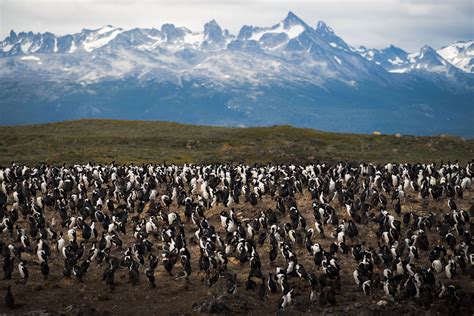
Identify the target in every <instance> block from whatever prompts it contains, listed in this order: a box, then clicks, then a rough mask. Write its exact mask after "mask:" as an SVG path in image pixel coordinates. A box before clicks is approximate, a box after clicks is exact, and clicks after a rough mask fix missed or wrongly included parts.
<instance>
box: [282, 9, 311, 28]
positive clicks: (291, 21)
mask: <svg viewBox="0 0 474 316" xmlns="http://www.w3.org/2000/svg"><path fill="white" fill-rule="evenodd" d="M282 22H283V25H284V26H285V27H289V26H291V25H297V24H299V25H302V26H306V23H305V22H304V21H303V20H302V19H300V18H299V17H298V16H297V15H296V14H294V13H293V12H292V11H288V14H287V15H286V18H285V19H284V20H283V21H282Z"/></svg>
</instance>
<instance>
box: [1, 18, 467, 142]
mask: <svg viewBox="0 0 474 316" xmlns="http://www.w3.org/2000/svg"><path fill="white" fill-rule="evenodd" d="M466 43H467V42H466ZM466 43H465V44H463V45H461V44H457V45H458V46H459V45H461V46H462V47H461V46H459V47H458V46H456V48H449V47H450V46H446V47H444V48H443V49H442V51H439V50H438V51H436V50H434V49H432V48H430V47H423V48H422V49H421V50H420V52H418V53H407V52H405V51H404V50H402V49H400V48H397V47H394V46H389V47H388V48H386V49H383V50H373V49H367V48H357V49H356V48H353V47H352V46H350V45H349V44H347V43H346V42H345V41H344V40H343V39H342V38H341V37H339V36H338V35H337V34H336V33H335V32H334V30H333V29H332V28H331V27H330V26H328V25H326V24H325V23H324V22H322V21H319V22H318V23H317V24H316V25H315V27H311V26H310V25H309V24H307V23H306V22H304V21H303V20H301V19H300V18H299V17H297V16H296V15H295V14H294V13H292V12H291V11H290V12H289V13H288V15H287V16H286V18H285V19H283V20H281V21H280V22H279V23H276V24H274V25H272V26H268V27H259V26H249V25H244V26H242V28H241V29H240V31H239V33H238V34H237V35H233V34H231V33H230V32H229V31H228V30H225V29H223V28H222V27H221V26H220V25H219V24H218V23H217V22H216V21H215V20H211V21H209V22H207V23H206V24H205V26H204V28H203V30H202V31H200V32H194V31H191V30H189V29H187V28H185V27H178V26H175V25H174V24H169V23H167V24H163V25H162V26H161V28H160V29H157V28H142V29H140V28H133V29H129V30H125V29H122V28H117V27H114V26H111V25H107V26H104V27H101V28H98V29H83V30H82V31H81V32H80V33H74V34H67V35H63V36H59V37H58V36H56V35H54V34H52V33H48V32H46V33H42V34H39V33H36V34H35V33H33V32H20V33H18V34H17V33H15V32H14V31H12V32H10V35H9V36H7V37H6V39H5V40H4V41H2V42H0V88H1V90H2V91H0V107H1V108H2V109H4V112H5V113H6V114H5V115H4V116H3V118H1V117H0V124H8V123H9V122H13V123H15V124H24V123H30V122H42V121H43V122H44V121H51V120H62V119H74V118H83V117H110V116H111V117H114V118H135V119H142V118H147V119H148V118H149V119H152V120H153V119H169V120H172V121H174V120H178V121H180V122H183V123H204V124H213V125H246V126H255V125H262V124H264V125H271V124H293V125H296V126H304V127H316V128H318V127H320V126H322V127H323V128H324V129H327V130H333V131H346V132H371V131H372V130H373V129H382V130H383V131H384V132H388V133H390V132H393V133H396V132H402V133H407V132H408V133H414V134H420V135H429V134H433V133H454V134H458V135H463V136H472V135H474V130H473V128H472V126H473V125H474V124H471V123H473V121H472V119H470V118H469V115H470V114H474V113H473V109H472V106H471V103H472V98H473V91H474V74H472V73H470V72H467V71H465V70H463V69H464V68H466V65H469V63H470V61H466V58H470V49H471V46H470V45H469V44H466ZM473 48H474V46H473ZM456 54H457V55H456ZM442 55H443V56H445V57H446V58H449V59H450V60H451V61H448V60H447V59H445V58H444V57H443V56H442ZM452 63H454V64H456V65H454V64H452ZM459 67H461V68H459ZM127 92H128V93H129V95H127V94H126V93H127ZM130 95H133V99H132V98H131V97H130ZM124 100H127V102H125V101H124ZM193 104H195V105H196V106H198V108H196V106H193ZM350 113H352V115H354V116H353V120H352V124H345V123H344V119H345V117H347V115H348V114H350ZM47 115H49V117H48V116H47ZM130 115H131V116H130ZM364 115H365V116H366V117H365V118H364ZM329 122H332V125H330V124H329Z"/></svg>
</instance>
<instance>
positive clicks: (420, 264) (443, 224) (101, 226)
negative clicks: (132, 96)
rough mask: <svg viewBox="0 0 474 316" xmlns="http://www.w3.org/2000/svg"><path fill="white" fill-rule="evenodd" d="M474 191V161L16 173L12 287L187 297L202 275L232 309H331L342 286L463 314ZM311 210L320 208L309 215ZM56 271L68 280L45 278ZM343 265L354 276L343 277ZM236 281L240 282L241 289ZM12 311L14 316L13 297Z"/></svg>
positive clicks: (8, 246)
mask: <svg viewBox="0 0 474 316" xmlns="http://www.w3.org/2000/svg"><path fill="white" fill-rule="evenodd" d="M473 177H474V161H471V162H470V163H468V164H467V165H465V166H461V165H460V164H459V163H457V162H454V163H452V162H448V163H441V164H440V165H436V164H413V165H411V164H395V163H388V164H385V165H373V164H360V165H351V164H349V163H342V162H341V163H338V164H335V165H328V164H325V163H319V162H318V163H315V164H308V165H305V166H296V165H273V164H268V165H252V166H248V165H242V164H240V165H236V166H232V165H183V166H177V165H152V164H148V165H126V166H123V165H117V164H115V163H112V164H108V165H97V164H93V163H89V164H87V165H74V166H66V165H64V166H61V167H56V166H49V165H44V164H42V165H38V166H35V167H28V166H25V165H21V164H15V163H12V165H11V166H9V167H4V168H0V236H1V239H0V254H1V257H2V258H3V260H2V262H3V279H5V280H9V279H12V278H17V279H18V282H17V285H15V286H24V284H27V283H28V278H29V276H30V271H31V273H33V272H34V273H38V274H39V273H41V274H42V277H43V278H44V280H46V279H48V277H49V276H50V274H54V275H63V276H64V278H71V279H76V280H77V282H89V281H91V278H92V277H91V276H88V273H89V272H90V270H91V269H100V271H101V275H102V279H101V281H100V282H104V283H105V284H106V285H108V286H110V287H111V288H113V287H114V286H116V281H115V280H116V277H115V276H116V274H117V272H118V271H127V272H125V273H128V281H127V282H129V283H130V284H131V285H136V284H138V283H139V282H142V281H141V279H142V278H143V277H140V276H141V275H144V276H145V277H146V280H147V281H145V282H148V284H149V286H150V287H151V288H155V287H156V286H157V285H156V284H157V280H156V273H155V272H156V271H157V270H158V269H164V271H166V277H167V278H172V279H175V280H181V282H182V283H183V287H185V288H186V287H188V286H189V285H190V281H189V278H190V276H191V275H192V274H193V273H199V274H201V275H202V279H201V281H202V285H201V286H203V287H204V286H207V287H213V286H214V285H215V284H217V283H221V284H224V285H223V286H225V291H226V292H227V294H228V295H232V294H234V293H236V292H237V291H249V293H250V292H254V293H255V295H258V297H259V298H261V299H262V300H263V299H265V297H266V296H268V295H280V296H281V299H280V301H279V303H278V308H280V309H284V308H287V307H288V306H290V305H291V304H292V302H293V301H294V300H293V298H294V296H295V289H296V288H299V289H300V290H298V291H296V292H298V293H301V292H303V291H307V294H304V295H308V299H309V301H310V302H314V303H318V304H320V305H321V306H325V305H327V304H329V305H334V304H336V297H337V295H338V293H340V292H341V277H342V276H343V275H344V274H346V275H349V276H350V279H351V280H352V279H353V284H354V287H358V288H359V289H360V291H361V292H362V293H364V294H365V295H367V296H371V295H373V293H375V292H377V293H380V294H381V295H385V296H387V297H389V296H390V297H392V298H393V299H394V300H415V301H417V302H418V303H419V304H422V305H424V306H426V307H429V306H430V305H431V304H432V303H433V302H434V301H435V300H444V301H445V302H446V304H448V306H449V307H450V308H452V309H453V310H459V308H460V306H461V305H462V303H463V294H462V293H461V292H462V291H461V290H460V289H459V288H457V287H456V286H455V285H454V284H452V280H453V279H454V280H455V279H457V278H471V280H472V278H473V269H474V249H473V244H472V235H473V234H474V224H473V221H472V218H473V216H474V206H473V205H472V202H468V205H469V203H471V204H470V209H462V208H461V207H458V206H457V204H461V203H460V202H459V201H462V200H463V199H464V200H466V198H467V199H468V201H469V196H470V192H469V188H470V187H471V183H472V179H473ZM303 197H305V198H306V199H309V198H310V199H311V203H312V204H311V207H304V208H301V203H300V201H301V200H302V198H303ZM410 200H411V201H413V200H416V201H418V203H420V201H421V202H422V201H429V202H430V203H435V205H439V209H438V210H437V209H432V210H426V212H424V213H423V214H424V215H422V214H420V213H418V212H416V211H413V210H410V209H408V207H406V206H407V205H408V204H407V203H408V202H407V201H410ZM268 201H270V202H268ZM470 201H472V199H471V200H470ZM215 209H218V210H222V211H217V212H214V211H213V210H215ZM428 211H429V212H428ZM210 214H212V215H210ZM212 223H214V225H213V224H212ZM361 231H363V233H360V232H361ZM371 232H373V239H371V240H369V238H368V236H369V233H371ZM364 238H366V239H367V240H365V239H364ZM375 244H376V245H377V246H375ZM323 245H325V246H323ZM191 254H194V255H193V257H197V258H193V257H192V256H191ZM297 254H298V255H297ZM308 258H311V259H310V260H308ZM55 260H56V261H60V262H61V265H62V271H61V269H52V268H50V266H51V262H54V261H55ZM193 260H197V261H198V264H199V271H196V272H195V271H193V265H192V262H193ZM231 260H232V261H233V263H235V264H232V266H230V267H228V263H229V261H231ZM341 260H347V261H348V262H351V265H352V266H353V267H354V268H355V269H354V270H352V271H348V270H347V269H341ZM262 262H263V263H264V266H265V267H271V268H270V270H269V269H267V271H265V269H263V268H262ZM308 262H310V264H309V263H308ZM278 263H279V264H278ZM283 263H284V264H283ZM303 263H304V264H303ZM58 270H59V271H58ZM247 271H248V274H247ZM237 273H239V274H241V273H244V275H245V277H244V278H243V282H239V281H238V277H237ZM167 275H169V276H167ZM442 280H444V282H442ZM95 281H98V280H95ZM22 284H23V285H22ZM158 284H159V280H158ZM193 284H194V283H193ZM300 295H303V293H301V294H300ZM5 304H6V306H7V307H10V308H12V307H13V306H14V297H13V294H12V291H11V288H10V286H8V289H7V293H6V296H5Z"/></svg>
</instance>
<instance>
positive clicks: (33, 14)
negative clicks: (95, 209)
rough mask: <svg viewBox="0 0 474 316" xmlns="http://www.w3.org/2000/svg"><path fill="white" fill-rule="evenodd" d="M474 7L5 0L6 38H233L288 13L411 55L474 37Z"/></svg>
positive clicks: (364, 1) (381, 2) (345, 1)
mask: <svg viewBox="0 0 474 316" xmlns="http://www.w3.org/2000/svg"><path fill="white" fill-rule="evenodd" d="M473 6H474V5H473V1H472V0H454V1H453V0H451V1H441V0H423V1H422V0H361V1H355V0H299V1H298V0H296V1H291V0H287V1H280V0H257V1H249V0H243V1H236V0H231V1H225V0H202V1H201V0H164V1H152V0H141V1H132V0H0V37H2V38H4V37H5V36H7V35H8V33H9V31H10V29H14V30H15V31H17V32H18V31H30V30H31V31H34V32H45V31H50V32H53V33H55V34H60V35H61V34H66V33H71V32H78V31H80V30H81V29H82V28H96V27H100V26H103V25H107V24H112V25H114V26H119V27H123V28H126V29H127V28H133V27H156V28H159V27H160V26H161V25H162V24H163V23H174V24H176V25H179V26H186V27H188V28H190V29H192V30H201V29H202V27H203V25H204V23H206V22H207V21H209V20H211V19H216V20H217V22H218V23H219V24H220V25H221V26H222V27H223V28H227V29H229V30H230V31H231V32H232V33H234V34H236V33H238V31H239V29H240V27H241V26H242V25H244V24H250V25H260V26H266V25H273V24H275V23H277V22H278V21H280V20H281V19H283V18H284V17H285V16H286V14H287V12H288V11H289V10H291V11H293V12H294V13H295V14H296V15H298V16H300V17H301V18H302V19H303V20H305V21H306V22H307V23H308V24H310V25H312V26H314V25H316V22H317V21H318V20H323V21H325V22H326V23H327V24H328V25H330V26H331V27H332V28H333V29H334V30H335V31H336V33H338V34H339V35H340V36H341V37H342V38H343V39H344V40H346V41H347V42H348V43H349V44H351V45H355V46H356V45H362V44H363V45H365V46H368V47H378V48H381V47H385V46H387V45H389V44H395V45H397V46H400V47H402V48H404V49H407V50H409V51H414V50H418V49H419V47H421V46H422V45H424V44H429V45H431V46H433V47H440V46H443V45H445V44H448V43H450V42H452V41H454V40H466V39H472V38H474V35H473V32H474V22H473V21H474V8H473Z"/></svg>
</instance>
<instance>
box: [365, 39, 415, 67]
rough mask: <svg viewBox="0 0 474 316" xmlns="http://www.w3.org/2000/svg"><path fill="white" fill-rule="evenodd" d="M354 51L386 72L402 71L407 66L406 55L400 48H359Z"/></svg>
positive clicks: (408, 62) (391, 46)
mask: <svg viewBox="0 0 474 316" xmlns="http://www.w3.org/2000/svg"><path fill="white" fill-rule="evenodd" d="M356 51H357V52H358V53H359V54H361V55H362V56H363V57H365V58H367V59H368V60H370V61H373V62H374V63H376V64H377V65H380V66H382V67H383V68H384V69H386V70H388V71H392V70H398V69H403V68H406V67H408V66H409V64H410V61H409V60H408V53H407V52H406V51H404V50H403V49H401V48H398V47H396V46H393V45H390V46H389V47H387V48H384V49H380V50H379V49H375V48H371V49H368V48H366V47H365V46H360V47H359V48H357V49H356Z"/></svg>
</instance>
